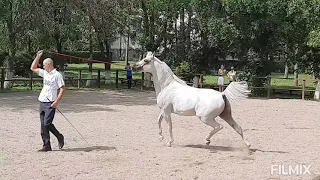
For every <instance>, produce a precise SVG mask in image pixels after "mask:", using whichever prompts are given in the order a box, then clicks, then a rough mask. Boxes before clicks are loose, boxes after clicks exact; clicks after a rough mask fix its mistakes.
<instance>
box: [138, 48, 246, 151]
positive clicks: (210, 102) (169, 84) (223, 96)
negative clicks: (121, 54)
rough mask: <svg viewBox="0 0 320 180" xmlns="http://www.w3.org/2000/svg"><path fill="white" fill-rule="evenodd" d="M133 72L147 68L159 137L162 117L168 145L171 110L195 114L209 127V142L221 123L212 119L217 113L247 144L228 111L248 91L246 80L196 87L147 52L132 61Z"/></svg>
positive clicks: (161, 138)
mask: <svg viewBox="0 0 320 180" xmlns="http://www.w3.org/2000/svg"><path fill="white" fill-rule="evenodd" d="M133 68H134V70H136V71H137V72H149V73H151V74H152V76H153V83H154V87H155V91H156V97H157V105H158V106H159V108H160V114H159V116H158V124H159V135H160V137H159V139H160V141H162V140H163V136H162V128H161V122H162V119H165V120H166V122H167V123H168V127H169V134H170V140H169V141H168V143H167V145H168V146H171V144H172V142H173V141H174V138H173V134H172V121H171V113H175V114H178V115H181V116H197V117H198V118H199V119H200V120H201V121H202V122H203V123H205V124H207V125H209V126H211V127H213V130H212V131H211V132H210V133H209V134H208V135H207V136H206V141H207V142H206V144H207V145H209V144H210V138H211V137H212V136H213V135H214V134H215V133H217V132H218V131H220V130H221V129H222V128H223V126H222V125H221V124H219V123H218V122H216V121H215V118H216V117H217V116H219V117H220V118H222V119H223V120H225V121H226V122H227V123H228V124H229V125H230V126H231V127H232V128H233V129H234V130H235V131H236V132H237V133H238V134H239V135H240V136H241V137H242V139H243V141H244V142H245V144H246V145H247V146H248V147H250V143H249V142H248V141H247V140H245V139H244V137H243V132H242V128H241V127H240V125H239V124H237V123H236V122H235V120H234V119H233V117H232V115H231V102H237V101H239V100H240V99H244V98H247V97H248V94H249V93H250V91H249V90H248V86H247V83H246V82H232V83H230V84H229V85H228V87H227V88H226V89H225V90H224V91H223V92H219V91H215V90H213V89H200V88H194V87H191V86H188V85H187V84H186V83H185V82H184V81H183V80H181V79H179V78H178V77H177V76H176V75H175V74H174V73H173V72H172V70H171V69H170V67H169V66H168V65H167V64H166V63H165V62H162V61H160V60H159V59H158V58H156V57H155V56H154V55H153V54H152V53H151V52H148V53H147V56H146V57H145V58H144V59H142V60H141V61H139V62H137V63H136V64H135V65H134V67H133Z"/></svg>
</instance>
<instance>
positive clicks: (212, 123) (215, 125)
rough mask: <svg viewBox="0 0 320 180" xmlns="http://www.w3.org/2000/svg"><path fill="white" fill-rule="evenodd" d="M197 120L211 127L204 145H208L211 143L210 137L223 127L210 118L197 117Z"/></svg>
mask: <svg viewBox="0 0 320 180" xmlns="http://www.w3.org/2000/svg"><path fill="white" fill-rule="evenodd" d="M199 119H200V120H201V121H202V122H204V123H205V124H207V125H209V126H211V127H213V130H212V131H211V132H210V133H209V134H208V135H207V136H206V141H207V142H206V145H209V144H210V142H211V140H210V139H211V137H212V136H213V135H214V134H216V133H217V132H219V131H220V130H221V129H223V126H222V125H221V124H219V123H218V122H217V121H215V120H214V119H212V118H211V117H210V118H209V117H199Z"/></svg>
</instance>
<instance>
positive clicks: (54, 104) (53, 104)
mask: <svg viewBox="0 0 320 180" xmlns="http://www.w3.org/2000/svg"><path fill="white" fill-rule="evenodd" d="M58 104H59V103H58V102H57V101H54V102H53V103H52V104H51V107H52V108H55V109H57V107H58Z"/></svg>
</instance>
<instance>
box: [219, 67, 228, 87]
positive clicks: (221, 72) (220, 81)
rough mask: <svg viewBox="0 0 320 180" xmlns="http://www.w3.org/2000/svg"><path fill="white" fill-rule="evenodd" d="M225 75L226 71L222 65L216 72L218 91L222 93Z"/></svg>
mask: <svg viewBox="0 0 320 180" xmlns="http://www.w3.org/2000/svg"><path fill="white" fill-rule="evenodd" d="M225 75H226V70H225V69H224V65H221V66H220V69H219V70H218V76H219V77H218V86H219V91H220V92H222V91H223V89H224V87H223V85H224V76H225Z"/></svg>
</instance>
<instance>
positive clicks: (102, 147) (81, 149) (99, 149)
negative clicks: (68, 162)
mask: <svg viewBox="0 0 320 180" xmlns="http://www.w3.org/2000/svg"><path fill="white" fill-rule="evenodd" d="M115 149H116V148H115V147H110V146H92V147H85V148H68V149H61V151H65V152H77V151H83V152H90V151H94V150H98V151H109V150H115Z"/></svg>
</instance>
